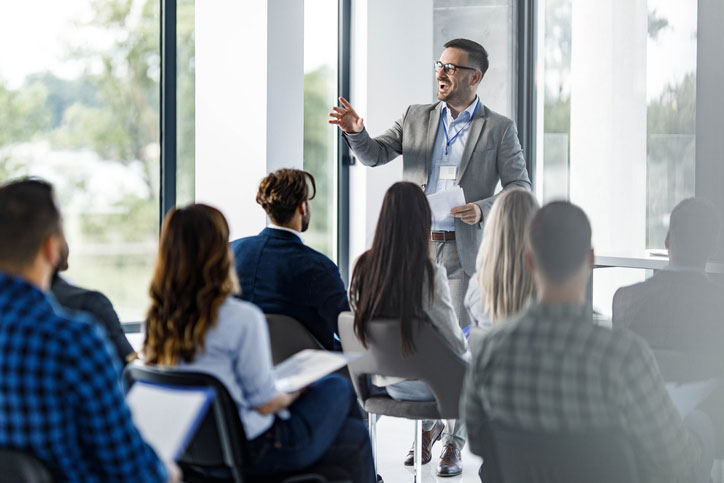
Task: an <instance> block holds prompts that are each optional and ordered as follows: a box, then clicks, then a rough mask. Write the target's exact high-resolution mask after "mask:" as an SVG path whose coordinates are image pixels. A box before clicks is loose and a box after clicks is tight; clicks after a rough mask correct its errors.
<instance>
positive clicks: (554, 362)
mask: <svg viewBox="0 0 724 483" xmlns="http://www.w3.org/2000/svg"><path fill="white" fill-rule="evenodd" d="M461 410H462V412H463V415H464V419H465V422H466V423H467V425H468V438H469V441H470V445H471V448H472V450H473V452H478V453H479V452H480V450H479V448H481V446H482V444H483V437H482V427H481V424H480V423H481V422H482V421H484V420H485V419H486V418H490V419H494V420H498V421H501V422H503V423H507V424H511V425H514V426H516V427H519V428H522V429H526V430H535V431H552V432H553V431H571V432H576V431H587V430H595V429H604V428H621V429H622V430H623V432H624V433H625V434H627V435H628V437H629V438H630V440H631V442H632V444H633V446H634V451H635V452H636V460H637V464H638V466H639V472H640V476H641V477H642V478H643V479H644V481H656V482H664V481H682V482H690V481H695V468H696V465H697V464H698V461H699V460H700V458H701V453H702V447H701V442H700V441H699V439H698V438H697V437H695V436H693V435H692V434H691V433H690V432H689V430H688V429H686V428H685V427H684V425H683V424H682V421H681V417H680V416H679V414H678V412H677V411H676V408H675V407H674V405H673V403H672V402H671V399H670V398H669V396H668V393H667V392H666V389H665V388H664V382H663V380H662V378H661V375H660V373H659V370H658V366H657V365H656V361H655V359H654V355H653V353H652V352H651V349H649V347H648V346H647V345H646V343H645V342H644V341H643V340H642V339H640V338H639V337H637V336H635V335H633V334H630V333H627V332H623V331H611V330H610V329H607V328H604V327H599V326H596V325H594V324H593V321H592V320H591V317H590V315H587V311H586V309H585V307H583V306H570V305H539V304H537V303H534V302H530V303H529V304H528V305H527V306H526V307H525V308H524V309H523V310H522V311H521V312H520V313H519V314H517V315H516V316H514V317H512V318H511V319H509V320H507V321H505V322H503V323H500V324H497V325H496V326H495V327H494V328H493V329H491V330H490V332H489V333H488V334H486V335H485V336H484V337H483V338H482V339H481V340H480V341H478V343H477V344H476V345H475V346H474V347H473V362H472V364H471V365H470V369H469V371H468V374H467V376H466V381H465V388H464V390H463V397H462V400H461ZM476 450H477V451H476Z"/></svg>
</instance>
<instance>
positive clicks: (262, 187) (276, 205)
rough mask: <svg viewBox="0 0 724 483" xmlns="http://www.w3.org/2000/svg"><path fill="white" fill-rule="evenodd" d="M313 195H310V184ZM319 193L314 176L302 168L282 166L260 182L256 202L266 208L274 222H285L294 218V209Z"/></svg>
mask: <svg viewBox="0 0 724 483" xmlns="http://www.w3.org/2000/svg"><path fill="white" fill-rule="evenodd" d="M307 181H309V183H310V184H311V185H312V196H309V185H308V184H307ZM316 193H317V186H316V184H315V183H314V176H312V175H311V173H308V172H306V171H302V170H300V169H290V168H282V169H278V170H276V171H274V172H272V173H269V174H268V175H266V177H265V178H264V179H263V180H261V183H259V191H258V192H257V194H256V202H257V203H259V204H260V205H261V207H262V208H264V211H266V213H267V215H269V218H271V219H272V221H273V222H275V223H279V224H284V223H287V222H288V221H289V220H291V219H292V217H293V216H294V211H295V210H296V209H297V207H298V206H299V205H300V204H302V203H303V202H304V201H305V200H308V199H309V200H311V199H312V198H314V195H315V194H316Z"/></svg>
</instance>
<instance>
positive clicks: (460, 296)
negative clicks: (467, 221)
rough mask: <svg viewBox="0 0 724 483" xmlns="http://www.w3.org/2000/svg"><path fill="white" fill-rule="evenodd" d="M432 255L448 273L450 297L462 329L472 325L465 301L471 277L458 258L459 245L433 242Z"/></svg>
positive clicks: (431, 244) (450, 242)
mask: <svg viewBox="0 0 724 483" xmlns="http://www.w3.org/2000/svg"><path fill="white" fill-rule="evenodd" d="M430 253H432V254H433V256H434V258H435V261H436V262H437V263H438V264H440V265H442V266H443V267H445V270H446V272H447V281H448V286H449V287H450V297H451V298H452V304H453V308H454V309H455V314H456V315H457V316H458V323H459V324H460V328H465V327H467V326H468V325H470V320H469V317H468V311H467V310H465V306H464V305H463V301H464V299H465V292H467V290H468V282H469V281H470V277H469V276H468V275H467V274H466V273H465V270H463V266H462V264H461V263H460V257H459V256H458V249H457V245H455V240H448V241H444V242H443V241H431V242H430Z"/></svg>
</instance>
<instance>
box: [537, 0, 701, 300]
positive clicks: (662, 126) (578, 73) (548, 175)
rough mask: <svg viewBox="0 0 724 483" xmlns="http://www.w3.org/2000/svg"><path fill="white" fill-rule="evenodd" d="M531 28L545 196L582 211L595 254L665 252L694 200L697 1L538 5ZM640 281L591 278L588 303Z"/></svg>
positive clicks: (547, 0) (575, 0) (568, 0)
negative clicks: (672, 222) (672, 228)
mask: <svg viewBox="0 0 724 483" xmlns="http://www.w3.org/2000/svg"><path fill="white" fill-rule="evenodd" d="M538 21H539V25H538V62H539V65H538V66H537V75H538V78H539V79H542V82H539V83H538V102H539V104H538V122H537V126H538V133H537V156H536V176H535V179H536V191H537V193H538V196H539V198H540V200H541V201H542V202H547V201H551V200H554V199H570V200H571V201H573V202H575V203H577V204H579V205H581V206H582V207H583V208H584V209H585V210H586V212H587V213H588V215H589V217H590V219H591V223H592V226H593V230H594V248H596V250H597V252H598V253H599V254H607V255H631V256H644V255H645V254H647V253H652V252H653V253H661V254H664V253H665V251H664V239H665V236H666V231H667V229H668V216H669V213H670V212H671V210H672V208H673V207H674V206H675V205H676V204H677V203H678V202H680V201H681V200H683V199H685V198H688V197H690V196H693V195H694V173H695V170H694V167H695V143H696V123H695V120H696V57H697V54H696V43H697V42H696V36H697V0H631V1H612V2H586V1H583V0H539V2H538ZM641 278H642V275H641V273H640V272H639V273H638V274H635V275H632V274H631V273H626V272H624V271H621V270H618V271H617V270H608V269H607V270H605V271H602V272H601V273H600V274H599V273H597V276H596V278H595V282H596V284H597V285H598V286H597V287H595V288H594V297H595V294H596V293H609V292H610V293H611V294H612V293H613V289H614V288H615V287H617V286H620V285H623V284H626V283H630V282H633V281H635V280H638V279H641ZM598 302H599V304H600V307H598V308H599V309H601V311H603V312H604V313H605V312H607V311H610V305H609V304H610V298H609V297H608V296H607V297H604V298H602V299H599V301H598ZM595 303H596V300H595V298H594V306H595Z"/></svg>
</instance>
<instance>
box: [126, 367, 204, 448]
mask: <svg viewBox="0 0 724 483" xmlns="http://www.w3.org/2000/svg"><path fill="white" fill-rule="evenodd" d="M213 398H214V392H213V390H211V389H210V388H207V387H173V386H166V385H162V384H154V383H149V382H145V381H138V382H136V383H135V384H133V386H131V390H130V391H128V394H127V395H126V402H127V403H128V406H129V407H130V408H131V414H132V415H133V423H134V424H135V425H136V427H137V428H138V431H139V432H140V433H141V436H143V439H144V440H145V441H146V442H147V443H148V444H149V445H150V446H151V447H152V448H153V449H154V451H155V452H156V454H157V455H158V457H159V458H161V459H162V460H164V461H176V460H178V458H180V457H181V455H182V454H183V451H184V449H186V446H187V445H188V443H189V442H190V441H191V438H192V437H193V436H194V434H195V433H196V430H197V429H198V426H199V424H201V421H202V420H203V417H204V415H205V414H206V411H207V410H208V408H209V405H210V404H211V401H212V400H213Z"/></svg>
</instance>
